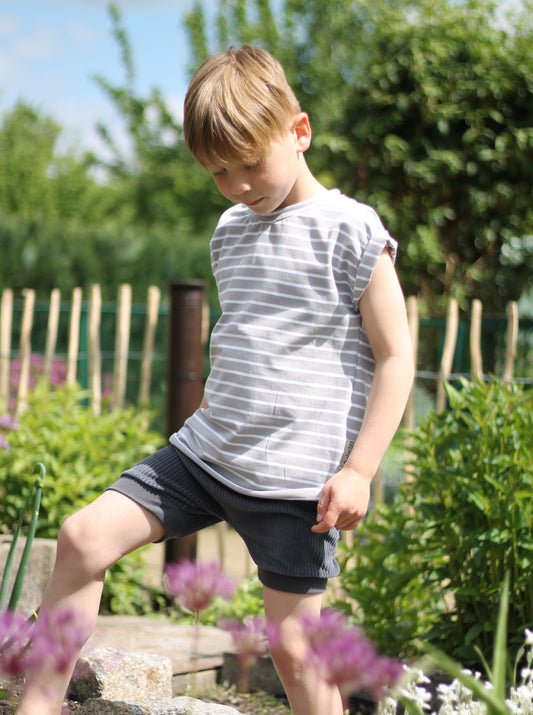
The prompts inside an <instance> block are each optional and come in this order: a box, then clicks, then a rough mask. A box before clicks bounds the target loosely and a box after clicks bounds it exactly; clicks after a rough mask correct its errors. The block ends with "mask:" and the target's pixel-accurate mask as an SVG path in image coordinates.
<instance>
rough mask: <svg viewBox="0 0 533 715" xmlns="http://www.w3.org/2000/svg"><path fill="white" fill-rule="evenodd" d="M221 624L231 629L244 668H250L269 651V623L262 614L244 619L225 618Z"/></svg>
mask: <svg viewBox="0 0 533 715" xmlns="http://www.w3.org/2000/svg"><path fill="white" fill-rule="evenodd" d="M220 625H221V626H222V628H224V629H226V630H227V631H229V633H230V635H231V639H232V641H233V645H234V646H235V648H236V650H237V657H238V658H239V661H240V663H241V666H242V667H243V668H250V667H251V666H252V665H253V664H254V663H255V662H256V661H257V660H258V659H259V658H260V657H261V656H262V655H264V654H265V653H266V652H267V650H268V641H267V625H266V622H265V619H264V618H262V617H261V616H257V617H256V618H245V619H244V621H235V620H225V621H222V622H221V624H220Z"/></svg>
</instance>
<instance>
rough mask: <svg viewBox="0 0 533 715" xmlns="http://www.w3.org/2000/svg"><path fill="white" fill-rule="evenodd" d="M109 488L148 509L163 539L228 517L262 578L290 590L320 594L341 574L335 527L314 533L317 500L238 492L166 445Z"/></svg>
mask: <svg viewBox="0 0 533 715" xmlns="http://www.w3.org/2000/svg"><path fill="white" fill-rule="evenodd" d="M109 489H113V490H115V491H118V492H121V493H122V494H125V495H126V496H128V497H130V498H131V499H133V500H134V501H135V502H137V503H138V504H140V505H141V506H143V507H144V508H146V509H148V511H150V512H151V513H152V514H154V515H155V516H156V517H157V518H158V519H159V520H160V521H161V523H162V524H163V527H164V529H165V538H167V539H169V538H172V537H176V536H187V535H188V534H192V533H194V532H196V531H199V530H200V529H203V528H205V527H206V526H212V525H213V524H216V523H217V522H220V521H226V522H227V523H228V524H229V525H230V526H231V527H233V528H234V529H235V531H236V532H237V533H238V534H240V536H241V537H242V538H243V540H244V542H245V544H246V546H247V547H248V550H249V552H250V556H251V557H252V559H253V560H254V561H255V563H256V564H257V567H258V576H259V579H260V581H261V582H262V583H263V584H264V585H265V586H268V587H269V588H273V589H276V590H278V591H287V592H289V593H320V592H322V591H324V590H325V589H326V585H327V579H328V578H330V577H332V576H336V575H337V574H338V573H339V566H338V564H337V561H336V560H335V551H336V549H337V542H338V539H339V532H338V530H337V529H330V531H328V532H326V533H325V534H315V533H314V532H312V531H311V527H312V526H313V524H315V523H316V508H317V503H316V501H297V500H287V499H260V498H256V497H251V496H247V495H245V494H240V493H239V492H236V491H234V490H233V489H229V488H228V487H226V486H225V485H224V484H222V483H221V482H219V481H218V480H216V479H214V478H213V477H212V476H210V475H209V474H207V473H206V472H205V471H204V470H203V469H202V468H201V467H200V466H198V465H197V464H196V463H195V462H193V461H192V460H190V459H189V458H188V457H186V456H185V455H184V454H183V453H182V452H180V450H178V449H177V448H176V447H174V446H172V445H168V446H167V447H164V448H163V449H161V450H159V451H158V452H156V453H155V454H152V455H151V456H150V457H147V458H146V459H144V460H143V461H142V462H139V464H137V465H135V466H134V467H132V468H131V469H128V470H126V471H125V472H124V473H123V474H122V475H121V476H120V479H118V480H117V481H116V482H115V483H114V484H112V485H111V486H110V487H109Z"/></svg>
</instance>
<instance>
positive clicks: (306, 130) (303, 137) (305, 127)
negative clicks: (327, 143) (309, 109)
mask: <svg viewBox="0 0 533 715" xmlns="http://www.w3.org/2000/svg"><path fill="white" fill-rule="evenodd" d="M292 131H293V132H294V137H295V139H296V149H297V150H298V151H306V149H309V146H310V144H311V124H310V123H309V116H308V115H307V113H306V112H299V113H298V114H296V115H295V116H294V117H293V120H292Z"/></svg>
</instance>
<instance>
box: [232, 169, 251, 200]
mask: <svg viewBox="0 0 533 715" xmlns="http://www.w3.org/2000/svg"><path fill="white" fill-rule="evenodd" d="M251 188H252V187H251V186H250V182H249V181H248V180H247V177H246V176H245V175H244V174H243V173H241V172H236V173H235V174H233V173H232V174H231V175H230V176H229V177H228V189H229V191H230V193H231V195H232V196H243V195H244V194H246V193H248V191H250V189H251Z"/></svg>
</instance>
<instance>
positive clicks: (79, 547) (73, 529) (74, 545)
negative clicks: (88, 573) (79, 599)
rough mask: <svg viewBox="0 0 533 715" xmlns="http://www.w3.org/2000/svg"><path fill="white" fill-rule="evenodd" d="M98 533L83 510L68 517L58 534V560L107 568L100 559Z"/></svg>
mask: <svg viewBox="0 0 533 715" xmlns="http://www.w3.org/2000/svg"><path fill="white" fill-rule="evenodd" d="M96 542H97V539H96V534H95V533H93V531H92V528H91V524H90V523H87V520H86V519H85V518H84V514H83V510H82V511H80V512H77V513H75V514H72V515H71V516H69V517H67V518H66V519H65V521H64V522H63V524H62V525H61V528H60V529H59V533H58V535H57V561H58V562H59V563H61V562H65V561H69V562H70V563H72V564H74V565H76V566H78V567H79V568H82V569H88V568H89V569H91V570H95V571H98V570H101V569H102V568H105V566H104V565H103V564H99V563H98V561H99V559H98V549H97V548H95V546H96Z"/></svg>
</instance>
